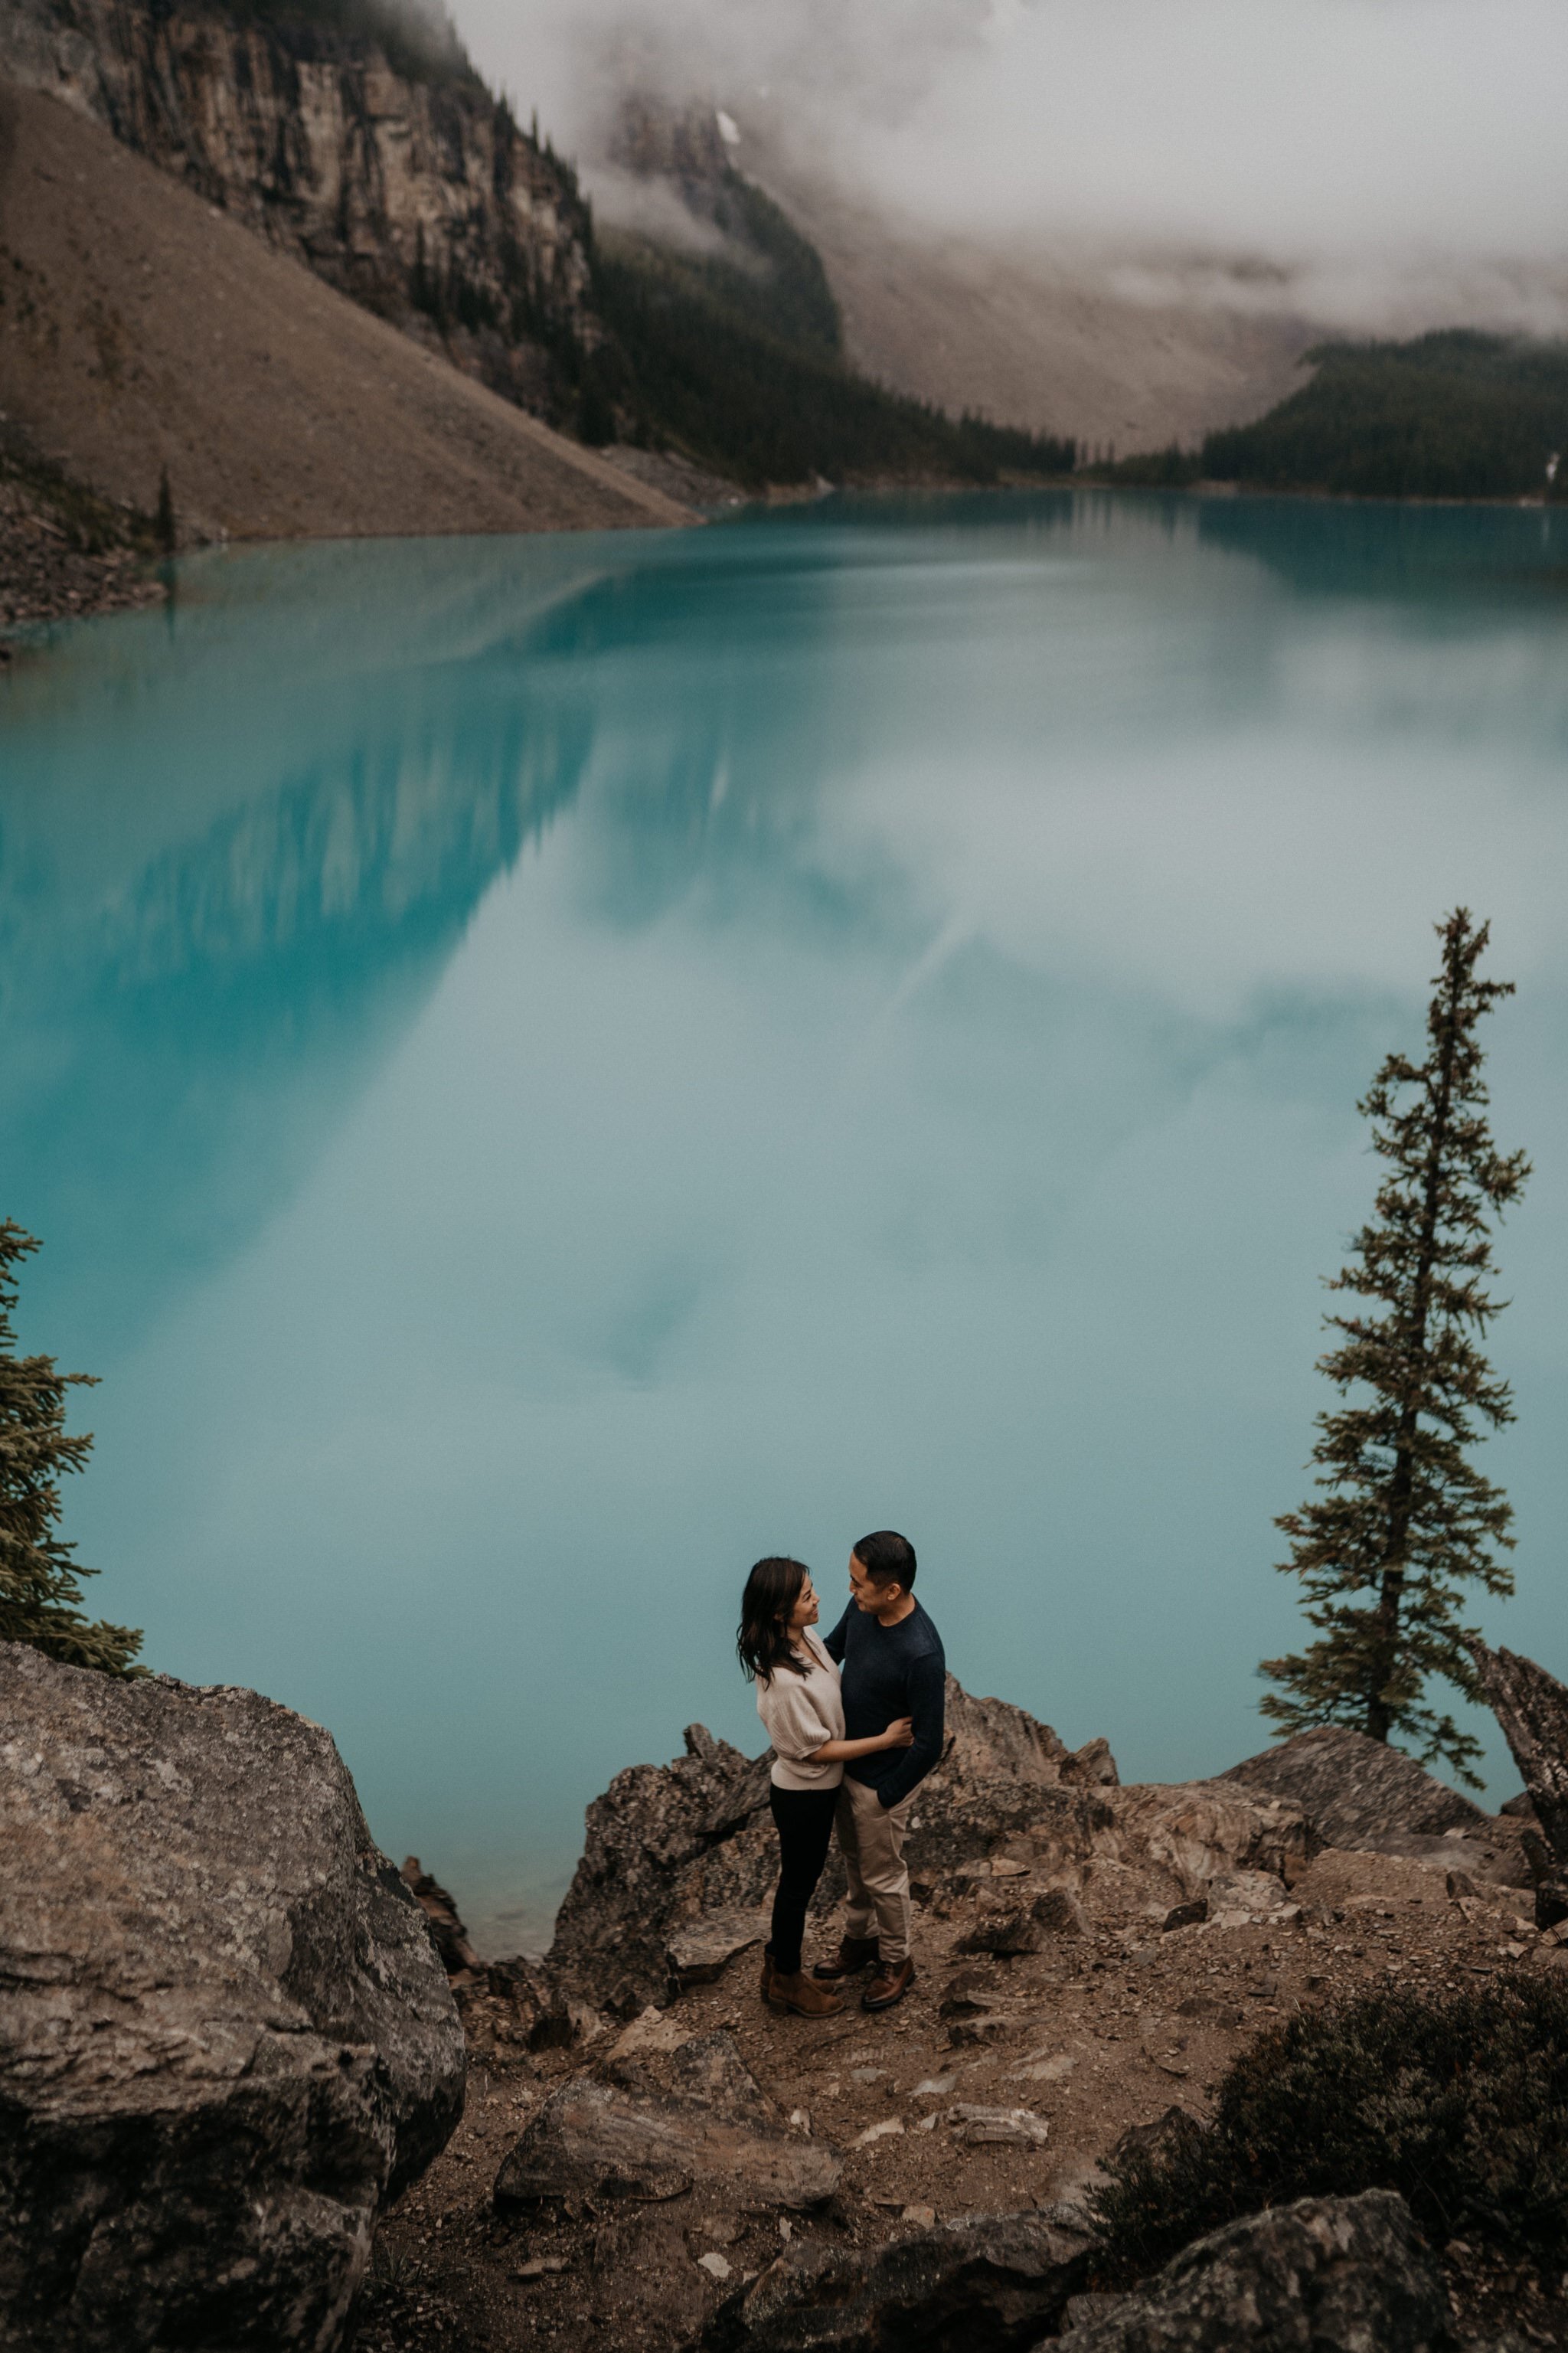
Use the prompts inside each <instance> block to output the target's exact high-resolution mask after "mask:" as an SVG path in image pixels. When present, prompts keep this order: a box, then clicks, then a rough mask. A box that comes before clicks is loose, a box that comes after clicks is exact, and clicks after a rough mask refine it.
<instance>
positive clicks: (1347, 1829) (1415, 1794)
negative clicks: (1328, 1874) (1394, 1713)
mask: <svg viewBox="0 0 1568 2353" xmlns="http://www.w3.org/2000/svg"><path fill="white" fill-rule="evenodd" d="M1218 1778H1219V1779H1220V1780H1221V1781H1222V1782H1228V1781H1237V1782H1240V1783H1241V1784H1242V1785H1243V1787H1244V1788H1247V1789H1249V1790H1258V1791H1262V1792H1264V1793H1266V1794H1267V1795H1268V1796H1270V1797H1276V1798H1283V1799H1289V1801H1290V1802H1291V1803H1292V1804H1293V1805H1297V1806H1299V1807H1300V1809H1301V1811H1302V1812H1303V1813H1304V1814H1305V1815H1306V1817H1307V1819H1308V1821H1309V1823H1310V1826H1311V1831H1312V1835H1313V1838H1314V1841H1315V1842H1316V1843H1317V1844H1318V1845H1319V1846H1338V1847H1352V1848H1356V1847H1359V1848H1363V1849H1366V1848H1377V1847H1380V1846H1384V1845H1385V1844H1387V1843H1388V1842H1389V1841H1394V1843H1395V1845H1396V1844H1397V1842H1398V1841H1400V1840H1402V1839H1405V1838H1412V1837H1414V1838H1441V1837H1442V1836H1443V1835H1444V1834H1445V1832H1447V1831H1465V1832H1467V1833H1468V1834H1469V1835H1472V1836H1479V1835H1482V1834H1484V1833H1485V1832H1486V1831H1489V1830H1490V1829H1491V1827H1492V1824H1491V1821H1490V1820H1489V1817H1488V1816H1487V1815H1486V1814H1483V1813H1482V1811H1481V1810H1480V1808H1479V1806H1473V1805H1472V1804H1471V1803H1470V1800H1469V1799H1468V1798H1462V1797H1460V1795H1459V1793H1458V1790H1457V1789H1450V1788H1448V1787H1447V1784H1446V1783H1445V1782H1442V1781H1438V1780H1436V1779H1435V1778H1433V1776H1432V1775H1431V1774H1430V1773H1426V1772H1424V1771H1423V1770H1422V1768H1421V1767H1420V1766H1419V1765H1417V1764H1416V1762H1415V1758H1414V1757H1406V1756H1405V1754H1404V1752H1403V1750H1401V1749H1398V1748H1390V1747H1389V1746H1387V1745H1386V1744H1385V1743H1384V1742H1383V1741H1381V1740H1369V1739H1368V1738H1367V1736H1366V1734H1365V1733H1364V1732H1352V1730H1350V1729H1349V1727H1348V1726H1346V1725H1336V1724H1321V1725H1315V1726H1314V1727H1313V1729H1312V1730H1311V1731H1310V1732H1299V1733H1298V1734H1297V1735H1296V1736H1295V1738H1294V1739H1293V1740H1282V1741H1280V1743H1279V1746H1277V1747H1274V1748H1266V1749H1264V1751H1263V1752H1262V1754H1261V1756H1258V1757H1247V1758H1245V1759H1244V1761H1243V1762H1242V1763H1241V1764H1239V1765H1233V1766H1232V1767H1231V1768H1230V1770H1229V1772H1228V1773H1222V1774H1220V1775H1219V1776H1218Z"/></svg>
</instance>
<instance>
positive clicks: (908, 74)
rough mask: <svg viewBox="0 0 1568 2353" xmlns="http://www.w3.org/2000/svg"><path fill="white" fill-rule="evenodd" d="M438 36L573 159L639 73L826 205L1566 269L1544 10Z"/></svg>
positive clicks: (1247, 4)
mask: <svg viewBox="0 0 1568 2353" xmlns="http://www.w3.org/2000/svg"><path fill="white" fill-rule="evenodd" d="M457 16H458V25H459V28H460V30H461V31H462V32H463V34H464V35H465V37H467V38H468V42H469V44H470V47H471V48H472V49H473V52H474V55H475V57H476V59H477V61H478V62H479V64H480V66H481V67H482V68H483V69H485V70H486V72H487V73H488V74H489V76H490V78H491V79H494V80H498V81H500V83H502V84H503V85H504V86H505V87H506V89H507V90H509V92H510V94H511V95H512V97H513V98H514V99H515V100H516V101H517V102H518V104H519V105H520V106H521V109H522V110H523V111H524V112H525V113H526V112H527V111H528V110H529V109H531V107H533V106H534V105H537V106H538V108H539V111H540V115H541V119H542V122H543V123H544V124H545V125H546V126H549V127H552V129H553V131H554V132H555V135H556V137H557V138H558V140H559V141H561V142H563V143H564V144H566V145H567V146H568V147H570V148H573V149H574V150H575V151H576V152H577V153H580V154H582V155H584V157H591V155H592V151H593V147H594V142H595V123H596V121H597V119H598V114H597V110H598V109H599V108H600V107H601V105H602V103H603V100H604V98H605V93H606V91H607V90H608V89H609V88H610V87H611V86H612V85H613V83H614V82H615V80H616V77H617V75H619V74H622V73H624V72H625V71H626V60H627V59H636V60H637V64H636V67H635V70H636V71H637V73H639V74H640V75H642V76H644V77H645V78H647V79H658V78H660V77H662V78H663V79H664V80H665V81H666V83H667V85H668V87H669V89H670V90H671V91H672V92H675V93H689V94H691V95H693V96H696V95H700V96H702V97H703V98H705V99H710V100H713V101H714V102H716V103H718V104H721V105H723V106H725V107H726V108H727V109H728V110H729V111H731V113H732V114H733V115H734V116H735V118H736V119H737V121H739V122H740V124H741V126H742V132H744V130H745V126H746V123H747V119H748V114H749V113H750V115H751V116H752V119H753V121H757V122H758V123H761V122H762V121H763V119H764V118H773V121H775V122H776V121H777V119H778V117H779V115H780V113H781V111H782V114H783V116H784V118H785V119H786V120H788V121H791V122H792V123H793V124H794V125H795V137H796V138H797V139H798V141H799V142H801V144H802V145H803V146H804V145H805V144H806V143H808V142H814V143H816V144H819V145H820V146H822V147H824V148H825V149H826V152H827V153H828V154H829V155H830V157H831V160H832V163H833V164H834V167H835V169H836V170H837V172H838V173H839V174H842V176H843V177H844V178H845V180H846V181H847V183H848V184H850V185H854V186H858V187H860V188H862V189H866V190H868V191H869V192H870V193H872V194H874V195H876V196H877V197H878V198H879V201H880V202H881V203H882V204H883V205H885V206H887V207H889V209H890V210H895V211H897V212H898V213H899V214H900V216H906V217H912V218H913V219H915V220H917V221H921V222H925V223H929V224H931V225H932V226H933V227H940V228H942V229H944V230H951V231H958V232H962V233H965V234H975V235H978V236H981V237H984V238H987V239H1005V241H1006V242H1008V243H1009V244H1014V243H1016V241H1017V240H1019V239H1023V240H1026V241H1028V240H1038V241H1039V242H1040V243H1041V244H1042V245H1044V246H1052V245H1058V244H1059V243H1060V241H1061V240H1063V239H1064V238H1067V239H1074V238H1076V239H1083V240H1088V241H1089V242H1091V243H1092V242H1094V241H1096V240H1098V241H1100V242H1101V243H1109V244H1110V245H1111V246H1112V247H1114V248H1118V249H1120V250H1121V251H1124V252H1125V251H1135V252H1141V253H1145V254H1158V253H1160V252H1164V253H1166V254H1170V253H1175V252H1191V251H1194V250H1196V251H1199V252H1205V251H1207V252H1217V253H1222V254H1226V255H1237V254H1239V255H1244V256H1247V257H1256V258H1258V259H1264V260H1278V261H1280V262H1283V263H1285V264H1287V265H1289V266H1292V267H1298V268H1299V267H1301V266H1303V265H1304V266H1307V267H1309V268H1311V269H1318V270H1320V271H1330V272H1338V273H1339V274H1340V275H1341V276H1342V277H1345V278H1347V279H1353V277H1354V276H1355V275H1356V274H1357V273H1358V272H1367V271H1370V272H1371V273H1372V274H1373V275H1377V274H1380V273H1382V272H1384V271H1385V270H1386V269H1388V268H1390V267H1391V266H1392V267H1394V268H1396V269H1399V270H1401V271H1405V272H1411V273H1415V274H1416V275H1419V274H1421V273H1423V272H1425V273H1426V274H1428V275H1430V274H1432V273H1434V272H1436V273H1445V272H1447V273H1457V274H1458V278H1460V279H1466V280H1468V281H1469V282H1470V283H1471V284H1472V285H1473V286H1474V288H1476V289H1477V290H1478V301H1479V290H1480V289H1483V288H1484V287H1486V286H1487V285H1488V284H1490V283H1494V282H1498V283H1500V282H1506V281H1508V280H1510V278H1512V277H1514V276H1515V275H1516V274H1517V273H1516V271H1515V269H1514V266H1515V265H1519V264H1523V265H1526V269H1527V274H1529V273H1531V272H1535V273H1538V272H1539V271H1540V270H1541V269H1542V267H1543V266H1544V267H1546V268H1550V267H1551V266H1552V264H1553V263H1555V262H1557V261H1559V260H1563V261H1564V262H1568V137H1565V136H1564V134H1563V114H1564V105H1565V100H1568V5H1565V0H629V5H628V0H457ZM740 160H741V161H742V164H744V160H745V156H744V148H743V146H742V153H741V157H740ZM1261 299H1267V291H1266V289H1265V290H1264V292H1263V295H1262V297H1261ZM1520 299H1521V301H1526V299H1527V298H1525V297H1523V296H1521V298H1520Z"/></svg>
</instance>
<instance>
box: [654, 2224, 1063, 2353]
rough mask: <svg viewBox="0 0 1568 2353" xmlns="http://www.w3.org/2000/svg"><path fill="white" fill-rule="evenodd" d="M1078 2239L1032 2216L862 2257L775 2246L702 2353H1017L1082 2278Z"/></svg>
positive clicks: (917, 2238)
mask: <svg viewBox="0 0 1568 2353" xmlns="http://www.w3.org/2000/svg"><path fill="white" fill-rule="evenodd" d="M1088 2261H1089V2239H1088V2237H1087V2235H1086V2234H1085V2233H1084V2232H1081V2231H1074V2230H1070V2229H1067V2228H1065V2227H1064V2226H1063V2225H1062V2224H1060V2223H1058V2222H1056V2221H1051V2220H1049V2219H1047V2216H1045V2215H1043V2214H1038V2213H1030V2214H992V2215H984V2216H981V2217H977V2218H976V2219H974V2220H973V2221H963V2222H949V2223H945V2224H942V2225H939V2226H938V2227H937V2228H936V2229H934V2230H929V2231H921V2232H916V2233H914V2234H913V2235H911V2236H910V2237H908V2238H903V2239H897V2240H895V2241H894V2242H893V2243H892V2245H891V2246H888V2247H883V2248H881V2249H879V2251H878V2252H877V2253H875V2254H874V2255H872V2256H870V2257H869V2258H868V2257H867V2256H866V2255H864V2254H862V2253H858V2252H854V2251H851V2252H848V2253H835V2252H833V2251H831V2250H829V2249H827V2248H825V2247H821V2246H816V2247H799V2248H795V2249H792V2250H789V2251H786V2253H784V2254H783V2255H781V2256H780V2257H779V2259H778V2261H777V2262H776V2263H770V2264H769V2265H768V2267H767V2269H766V2270H765V2271H764V2272H763V2273H762V2274H760V2275H759V2276H758V2277H757V2278H756V2279H754V2280H752V2282H751V2283H750V2284H748V2285H747V2286H745V2287H744V2288H742V2289H740V2290H739V2291H738V2292H737V2293H736V2294H735V2295H731V2296H729V2297H727V2298H726V2300H725V2301H724V2303H723V2304H721V2306H720V2307H719V2309H718V2311H717V2312H716V2313H715V2314H714V2316H713V2317H712V2319H711V2320H710V2323H709V2325H708V2327H707V2328H706V2330H705V2331H704V2333H703V2336H702V2338H701V2348H702V2353H889V2348H893V2347H899V2348H910V2353H917V2348H918V2353H1023V2348H1025V2347H1027V2346H1032V2345H1035V2344H1037V2342H1038V2340H1039V2338H1040V2337H1041V2336H1042V2334H1043V2333H1044V2332H1045V2331H1047V2329H1050V2328H1052V2327H1054V2326H1055V2324H1056V2323H1057V2321H1058V2319H1059V2318H1060V2316H1061V2314H1062V2311H1063V2309H1064V2307H1065V2306H1066V2304H1067V2302H1068V2297H1069V2296H1070V2295H1073V2294H1074V2292H1075V2290H1077V2289H1078V2288H1079V2286H1080V2285H1081V2284H1082V2282H1083V2279H1084V2275H1085V2272H1086V2269H1087V2266H1088Z"/></svg>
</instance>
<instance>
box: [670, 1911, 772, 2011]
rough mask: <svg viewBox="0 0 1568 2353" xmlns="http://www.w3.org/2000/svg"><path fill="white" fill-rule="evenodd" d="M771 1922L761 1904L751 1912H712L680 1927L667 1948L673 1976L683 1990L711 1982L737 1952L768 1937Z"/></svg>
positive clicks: (767, 1912) (745, 1949)
mask: <svg viewBox="0 0 1568 2353" xmlns="http://www.w3.org/2000/svg"><path fill="white" fill-rule="evenodd" d="M771 1925H772V1921H771V1914H770V1912H769V1910H768V1909H767V1908H766V1907H765V1906H762V1905H759V1906H758V1908H757V1909H756V1910H755V1911H752V1912H713V1913H710V1914H708V1915H706V1916H705V1917H704V1918H702V1919H700V1920H694V1921H693V1922H692V1923H691V1925H690V1926H689V1927H685V1928H678V1929H677V1930H676V1931H675V1933H674V1935H673V1936H671V1937H670V1940H669V1943H668V1947H667V1948H666V1951H665V1960H666V1962H667V1964H668V1969H669V1974H670V1976H671V1978H673V1979H674V1981H675V1983H676V1984H677V1985H678V1986H679V1989H680V1990H681V1992H682V1993H685V1992H686V1991H687V1989H688V1988H689V1987H691V1986H698V1985H711V1984H712V1982H713V1980H714V1979H715V1978H719V1977H721V1976H722V1975H723V1973H724V1970H725V1968H727V1966H728V1965H729V1963H730V1962H731V1961H732V1960H733V1959H734V1958H735V1956H736V1955H737V1954H738V1953H744V1952H749V1951H750V1950H751V1948H752V1946H754V1945H761V1944H763V1943H764V1942H765V1941H766V1938H767V1935H768V1931H769V1928H770V1926H771Z"/></svg>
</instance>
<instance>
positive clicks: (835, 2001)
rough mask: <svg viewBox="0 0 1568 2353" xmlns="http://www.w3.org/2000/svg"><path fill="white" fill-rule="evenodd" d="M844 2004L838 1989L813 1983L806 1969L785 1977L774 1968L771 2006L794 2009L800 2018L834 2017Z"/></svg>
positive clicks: (775, 2008)
mask: <svg viewBox="0 0 1568 2353" xmlns="http://www.w3.org/2000/svg"><path fill="white" fill-rule="evenodd" d="M843 2007H844V2004H843V2003H842V2001H840V2000H839V1998H838V1996H837V1994H836V1993H829V1991H828V1989H827V1988H826V1986H819V1985H816V1984H814V1983H813V1981H812V1980H811V1978H808V1977H807V1976H806V1974H805V1970H804V1969H796V1970H795V1973H794V1975H793V1976H791V1977H786V1976H785V1975H784V1971H783V1970H782V1969H775V1970H774V1971H773V1978H772V1980H771V1982H770V1984H769V1987H768V2008H769V2009H770V2010H795V2012H796V2013H797V2015H798V2016H800V2017H801V2018H832V2017H835V2016H836V2015H837V2012H838V2011H839V2010H842V2009H843Z"/></svg>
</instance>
